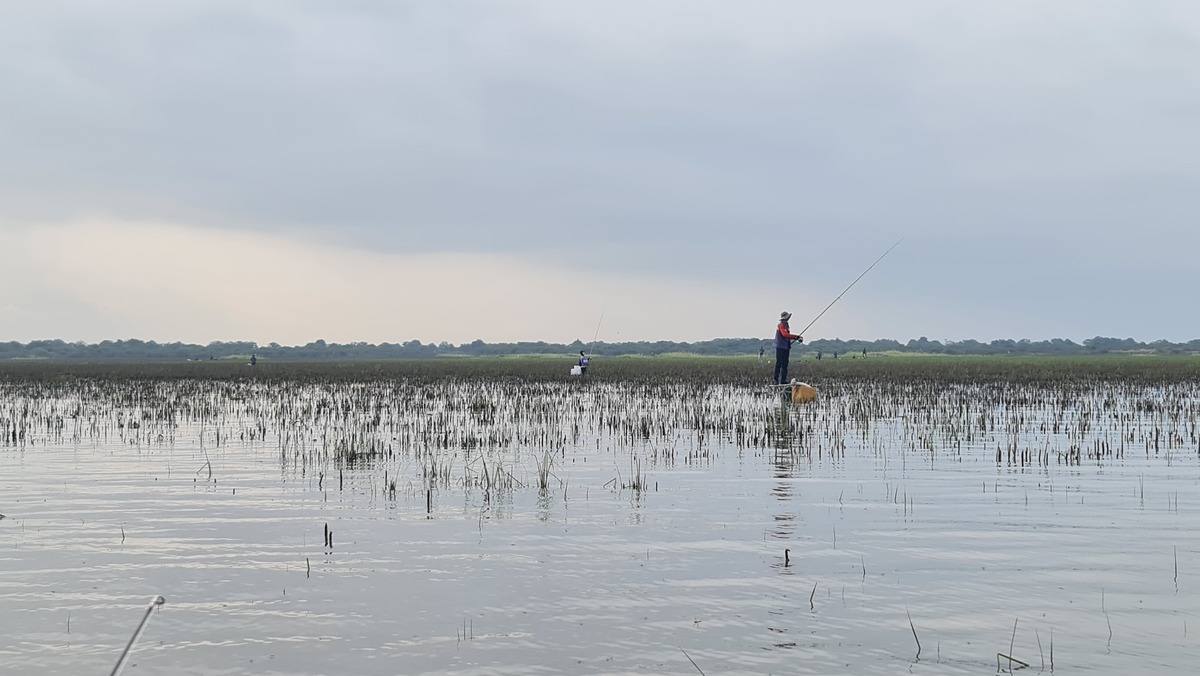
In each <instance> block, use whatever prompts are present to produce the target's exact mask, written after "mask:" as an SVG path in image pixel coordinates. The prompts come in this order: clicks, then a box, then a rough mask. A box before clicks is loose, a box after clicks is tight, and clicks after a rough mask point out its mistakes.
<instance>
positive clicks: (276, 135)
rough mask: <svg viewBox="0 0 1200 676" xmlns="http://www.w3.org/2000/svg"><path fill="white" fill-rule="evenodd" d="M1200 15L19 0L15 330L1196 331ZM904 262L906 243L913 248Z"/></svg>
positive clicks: (979, 334) (8, 171) (677, 3)
mask: <svg viewBox="0 0 1200 676" xmlns="http://www.w3.org/2000/svg"><path fill="white" fill-rule="evenodd" d="M1197 63H1200V5H1198V4H1196V3H1194V2H1190V1H1186V2H1182V1H1181V2H1172V1H1169V0H1163V1H1154V2H1132V1H1126V2H1111V1H1104V0H1078V1H1070V0H1061V1H1058V2H1054V3H1046V2H1042V1H1040V0H1036V1H1035V0H1031V1H1026V0H1004V1H1003V2H1001V1H996V2H961V1H960V0H947V1H936V2H934V1H921V0H910V1H906V2H895V1H894V0H862V1H858V2H849V3H831V2H827V1H822V2H808V1H804V0H786V1H779V2H776V1H760V0H747V1H744V2H736V3H731V2H727V1H724V0H670V1H665V0H636V1H633V0H629V1H622V0H605V1H604V2H588V1H578V2H561V1H558V0H546V1H539V2H531V1H512V2H504V1H489V2H482V1H480V2H459V1H456V0H439V1H438V2H428V1H424V2H404V1H395V0H387V1H379V2H370V1H366V0H342V1H339V2H333V1H328V2H315V1H310V0H256V1H255V2H244V1H243V0H235V1H226V0H203V1H200V0H174V1H173V2H170V3H163V2H159V1H157V0H109V1H108V2H103V3H99V2H84V1H77V2H67V1H60V0H36V1H35V0H28V1H27V0H10V1H8V2H4V3H0V341H7V340H18V341H21V342H27V341H30V340H37V339H50V338H61V339H64V340H69V341H85V342H98V341H101V340H108V339H112V340H116V339H122V338H139V339H142V340H157V341H159V342H169V341H185V342H192V343H201V344H204V343H208V342H210V341H216V340H222V341H228V340H252V341H256V342H259V343H261V344H266V343H269V342H278V343H280V344H284V345H296V344H304V343H307V342H310V341H313V340H317V339H324V340H326V341H329V342H343V343H345V342H358V341H364V342H370V343H381V342H393V343H398V342H404V341H408V340H421V341H423V342H441V341H449V342H452V343H456V344H457V343H463V342H470V341H472V340H476V339H481V340H484V341H485V342H511V341H521V340H530V341H536V340H545V341H551V342H569V341H572V340H575V339H580V340H583V341H585V342H588V341H590V340H593V339H597V340H600V341H605V342H618V341H637V340H673V341H688V342H693V341H701V340H709V339H713V338H726V337H739V338H743V337H757V336H762V337H765V338H769V337H770V336H771V335H772V334H773V332H774V326H775V322H776V321H777V318H778V316H779V313H780V312H781V311H784V310H787V311H790V312H792V313H793V314H794V315H795V316H794V317H793V319H792V328H793V330H798V329H801V328H803V327H804V326H805V325H807V324H808V323H809V321H810V320H811V319H813V318H814V317H816V316H817V315H818V314H819V313H820V312H821V311H822V310H823V309H824V308H825V307H826V306H827V305H828V304H829V303H830V302H831V301H833V300H834V299H835V298H837V297H838V295H839V294H840V293H842V291H843V290H844V289H845V288H846V286H847V285H849V284H850V283H851V282H853V281H854V280H855V278H857V277H858V275H859V274H860V273H862V272H863V271H864V270H866V269H867V268H868V267H869V266H870V265H871V264H872V263H873V262H874V261H875V260H876V259H878V257H879V256H880V255H881V254H883V253H884V251H886V250H887V249H888V248H889V247H890V246H892V245H893V244H894V243H896V242H897V241H900V244H899V246H897V247H896V248H895V249H894V250H893V251H892V252H891V253H890V254H888V255H887V256H886V257H885V258H884V259H883V260H882V261H880V262H879V264H878V265H877V266H876V267H875V268H874V269H872V270H871V272H870V273H868V274H867V275H866V276H865V277H863V278H862V280H861V281H860V282H858V283H857V284H856V285H855V286H854V287H853V288H852V289H851V290H850V291H849V292H848V293H846V294H845V296H843V297H842V298H841V300H839V301H838V302H837V303H836V304H835V305H834V306H833V307H832V308H831V309H830V310H829V311H828V312H826V313H825V314H824V315H823V316H822V317H821V318H820V320H819V321H817V322H816V324H814V325H813V326H812V328H811V329H809V330H808V332H807V333H806V334H805V337H806V338H807V339H813V338H842V339H868V340H869V339H878V338H894V339H898V340H902V341H906V340H908V339H912V338H918V337H922V336H926V337H928V338H930V339H936V340H943V341H945V340H965V339H976V340H982V341H988V340H993V339H997V338H1013V339H1021V338H1029V339H1033V340H1044V339H1050V338H1067V339H1072V340H1076V341H1082V340H1083V339H1086V338H1090V337H1093V336H1098V335H1099V336H1112V337H1120V338H1125V337H1132V338H1135V339H1137V340H1143V341H1153V340H1158V339H1166V340H1170V341H1187V340H1191V339H1194V338H1197V337H1200V328H1198V327H1197V320H1196V319H1195V311H1194V310H1195V301H1194V300H1193V295H1194V290H1195V289H1196V288H1197V284H1196V282H1195V277H1196V271H1197V270H1198V266H1197V265H1196V259H1197V256H1198V255H1200V254H1198V252H1200V223H1197V222H1196V221H1195V216H1196V213H1197V207H1198V206H1200V202H1198V199H1200V191H1197V187H1198V179H1200V162H1197V161H1196V158H1197V157H1198V156H1200V152H1198V151H1200V133H1197V131H1200V69H1198V68H1196V64H1197ZM901 240H902V241H901Z"/></svg>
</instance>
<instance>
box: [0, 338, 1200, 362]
mask: <svg viewBox="0 0 1200 676" xmlns="http://www.w3.org/2000/svg"><path fill="white" fill-rule="evenodd" d="M760 348H762V349H764V351H765V353H766V356H767V357H773V349H774V348H773V347H772V346H771V341H769V340H762V339H760V338H718V339H714V340H705V341H700V342H695V343H677V342H672V341H655V342H647V341H640V342H627V343H595V344H593V345H590V346H588V345H585V344H584V343H583V342H582V341H579V340H576V341H575V342H573V343H565V344H564V343H547V342H544V341H537V342H521V343H485V342H483V341H482V340H476V341H473V342H470V343H463V344H461V345H453V344H451V343H447V342H441V343H422V342H421V341H419V340H410V341H408V342H404V343H381V344H378V345H376V344H372V343H344V344H343V343H327V342H325V341H324V340H317V341H314V342H311V343H308V344H307V345H295V346H285V345H279V344H278V343H270V344H268V345H259V344H257V343H253V342H244V341H234V342H213V343H209V344H207V345H194V344H188V343H178V342H175V343H157V342H155V341H152V340H149V341H142V340H137V339H130V340H106V341H103V342H100V343H82V342H73V343H72V342H66V341H62V340H35V341H31V342H29V343H18V342H15V341H13V342H7V343H0V360H3V359H65V360H86V361H105V360H125V361H135V360H209V359H231V358H248V357H250V356H251V355H257V357H258V358H259V359H276V360H368V359H427V358H434V357H502V356H508V355H554V354H563V355H571V354H577V353H578V352H579V351H580V350H588V351H589V353H590V354H593V355H598V356H622V355H641V356H658V355H664V354H670V353H687V354H698V355H714V356H736V355H757V354H758V352H759V349H760ZM794 349H795V350H797V351H798V352H799V353H800V354H803V355H810V356H816V355H817V354H818V353H820V355H821V356H822V357H823V358H824V357H828V358H833V357H834V356H835V355H845V356H849V355H861V354H862V352H863V350H866V351H867V353H868V354H869V353H872V352H876V353H877V352H901V353H923V354H946V355H1088V354H1119V353H1147V354H1192V353H1197V352H1200V339H1197V340H1192V341H1189V342H1186V343H1171V342H1168V341H1165V340H1158V341H1154V342H1151V343H1142V342H1138V341H1136V340H1133V339H1132V338H1103V337H1100V336H1097V337H1095V338H1089V339H1087V340H1085V341H1083V343H1076V342H1073V341H1071V340H1065V339H1061V338H1054V339H1051V340H1040V341H1034V340H993V341H991V342H989V343H983V342H980V341H977V340H963V341H947V342H941V341H937V340H929V339H928V338H925V337H921V338H917V339H915V340H909V341H908V342H906V343H901V342H900V341H897V340H838V339H820V340H814V341H812V342H811V343H803V344H797V345H796V346H795V348H794Z"/></svg>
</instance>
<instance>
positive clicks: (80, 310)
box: [0, 219, 866, 344]
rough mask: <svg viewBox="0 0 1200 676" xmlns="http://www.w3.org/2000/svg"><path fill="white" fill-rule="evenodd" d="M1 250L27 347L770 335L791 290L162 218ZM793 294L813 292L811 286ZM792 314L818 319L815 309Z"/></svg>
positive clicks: (19, 232)
mask: <svg viewBox="0 0 1200 676" xmlns="http://www.w3.org/2000/svg"><path fill="white" fill-rule="evenodd" d="M0 243H2V244H3V245H4V250H5V251H8V252H12V255H11V256H10V257H9V260H8V261H7V262H8V263H9V264H10V265H6V266H5V271H6V272H5V273H4V275H5V277H3V278H0V283H2V284H3V285H4V289H5V290H4V291H3V292H2V293H0V306H5V307H8V308H12V309H11V310H9V309H6V310H5V312H6V313H8V314H9V315H10V316H11V315H13V314H14V313H15V315H16V317H15V318H12V319H11V320H10V333H11V334H16V336H17V337H18V338H19V339H22V340H32V339H37V338H47V337H60V338H64V339H67V340H85V341H98V340H103V339H111V338H116V337H136V338H142V339H147V340H151V339H152V340H158V341H160V342H162V341H174V340H181V341H185V342H197V343H206V342H209V341H211V340H256V341H258V342H260V343H264V344H265V343H267V342H272V341H274V342H280V343H284V344H301V343H305V342H308V341H310V340H315V339H318V338H322V339H325V340H328V341H331V342H356V341H367V342H376V343H378V342H403V341H407V340H412V339H418V340H422V341H425V342H431V341H433V342H437V341H443V340H448V341H451V342H456V343H462V342H469V341H471V340H475V339H482V340H484V341H486V342H509V341H519V340H547V341H559V342H569V341H571V340H575V339H580V340H583V341H585V342H590V341H591V340H592V339H593V338H597V339H599V340H602V341H609V342H615V341H627V340H680V341H689V342H690V341H699V340H708V339H710V338H714V337H730V336H733V337H742V336H747V335H764V336H765V337H769V333H770V331H771V330H772V327H773V326H774V324H773V322H774V317H776V316H777V315H778V312H779V310H778V309H777V308H778V307H779V305H780V296H781V295H782V294H779V293H777V292H774V291H772V290H770V289H769V288H763V287H758V286H755V287H750V286H736V285H733V286H731V285H728V284H711V283H705V282H696V281H681V280H678V279H673V278H669V277H659V276H654V275H625V274H601V273H596V272H592V271H587V270H580V269H578V268H577V267H576V266H575V265H574V263H573V261H572V260H569V259H568V260H563V261H562V262H561V264H559V265H547V264H543V263H539V262H531V261H528V260H523V259H521V258H520V257H515V256H509V255H499V254H461V253H448V254H424V253H418V254H401V253H393V252H386V251H385V252H365V251H362V250H359V249H355V248H347V247H337V246H330V245H328V244H326V243H324V242H321V241H319V240H314V239H310V238H305V237H301V236H290V237H285V236H280V235H271V234H261V233H246V232H222V231H216V230H213V229H211V228H196V227H189V226H186V225H180V224H173V223H162V222H156V223H140V222H139V223H131V222H122V221H115V220H111V219H107V220H105V219H92V220H86V221H74V222H68V223H57V224H40V225H38V226H37V227H22V228H5V230H4V234H3V235H0ZM20 261H24V263H23V264H21V265H19V266H14V265H12V264H13V263H19V262H20ZM787 295H788V296H790V297H791V298H793V299H795V298H797V297H800V296H803V295H804V293H803V291H802V287H801V285H798V284H797V285H792V286H791V288H789V289H788V292H787ZM62 307H70V308H72V311H71V312H70V313H68V314H69V315H70V317H66V316H63V313H62V312H61V311H60V308H62ZM791 307H793V308H795V309H797V310H800V311H810V310H811V311H812V312H813V313H814V314H815V312H816V311H817V310H814V309H813V308H815V307H816V305H815V302H810V303H801V304H799V305H797V304H793V305H791ZM843 321H847V322H848V323H845V324H843V326H844V328H845V329H846V330H848V331H854V330H858V331H862V330H865V328H866V327H865V326H864V325H855V324H854V323H849V320H843ZM830 324H831V325H832V326H837V324H836V323H835V322H832V321H831V322H830Z"/></svg>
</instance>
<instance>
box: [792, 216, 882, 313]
mask: <svg viewBox="0 0 1200 676" xmlns="http://www.w3.org/2000/svg"><path fill="white" fill-rule="evenodd" d="M903 241H904V238H903V237H901V238H900V239H898V240H896V243H895V244H893V245H891V246H890V247H888V250H887V251H884V252H883V256H880V257H879V258H876V259H875V262H874V263H871V266H870V267H868V268H867V269H866V270H863V272H862V274H861V275H859V276H858V277H855V278H854V281H853V282H850V286H847V287H846V288H845V289H843V290H842V292H841V293H839V294H838V297H837V298H834V299H833V302H832V303H830V304H829V305H826V306H825V309H824V310H821V314H819V315H817V316H816V317H814V318H813V320H812V321H811V322H809V323H808V326H806V327H804V328H803V329H802V330H801V331H800V333H798V334H797V335H800V336H803V335H804V334H805V333H808V330H809V329H811V328H812V325H813V324H816V323H817V320H818V319H820V318H821V316H822V315H824V314H825V313H826V312H828V311H829V308H831V307H833V304H834V303H836V302H838V301H839V300H841V299H842V296H844V295H846V292H847V291H849V290H850V289H852V288H854V285H855V284H858V280H860V279H862V278H863V277H866V276H867V273H868V272H870V271H871V268H873V267H875V266H876V265H879V261H881V260H883V259H884V258H885V257H886V256H887V255H888V254H890V253H891V252H892V249H895V248H896V247H898V246H900V242H903Z"/></svg>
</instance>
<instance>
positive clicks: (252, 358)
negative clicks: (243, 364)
mask: <svg viewBox="0 0 1200 676" xmlns="http://www.w3.org/2000/svg"><path fill="white" fill-rule="evenodd" d="M257 363H258V355H255V354H252V355H250V365H251V366H254V365H255V364H257Z"/></svg>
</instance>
